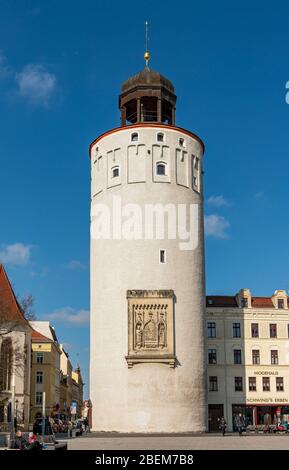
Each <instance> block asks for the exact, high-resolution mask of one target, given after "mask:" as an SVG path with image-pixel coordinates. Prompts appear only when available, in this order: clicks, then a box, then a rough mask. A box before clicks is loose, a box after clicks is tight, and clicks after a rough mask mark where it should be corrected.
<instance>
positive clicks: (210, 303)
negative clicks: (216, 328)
mask: <svg viewBox="0 0 289 470" xmlns="http://www.w3.org/2000/svg"><path fill="white" fill-rule="evenodd" d="M208 304H209V305H213V299H209V300H208ZM288 331H289V325H288Z"/></svg>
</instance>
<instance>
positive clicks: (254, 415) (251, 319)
mask: <svg viewBox="0 0 289 470" xmlns="http://www.w3.org/2000/svg"><path fill="white" fill-rule="evenodd" d="M206 320H207V344H206V349H207V385H208V420H209V425H208V428H209V430H210V431H215V430H217V429H218V419H220V418H221V417H222V416H224V417H225V419H226V421H227V424H228V429H229V430H235V424H234V423H235V416H236V415H237V414H238V413H240V412H241V413H242V414H243V416H244V417H245V421H246V425H262V424H276V423H278V422H283V423H285V422H287V420H288V419H289V309H288V296H287V294H286V292H285V291H283V290H277V291H275V293H274V294H273V295H272V296H271V297H254V296H252V294H251V292H250V290H249V289H242V290H241V291H240V292H239V293H238V294H237V295H236V296H231V297H230V296H208V297H207V313H206Z"/></svg>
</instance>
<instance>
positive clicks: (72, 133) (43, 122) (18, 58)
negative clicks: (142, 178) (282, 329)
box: [0, 0, 289, 382]
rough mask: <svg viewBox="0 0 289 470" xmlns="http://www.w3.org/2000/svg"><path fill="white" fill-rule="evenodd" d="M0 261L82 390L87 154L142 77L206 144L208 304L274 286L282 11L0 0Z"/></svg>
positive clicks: (285, 58)
mask: <svg viewBox="0 0 289 470" xmlns="http://www.w3.org/2000/svg"><path fill="white" fill-rule="evenodd" d="M0 12H1V13H0V123H1V125H0V139H1V147H0V152H1V153H0V155H1V170H0V171H1V173H0V174H1V185H0V196H1V201H2V204H1V231H0V260H2V261H3V262H4V263H5V266H6V269H7V272H8V275H9V277H10V279H11V281H12V284H13V286H14V289H15V292H16V293H17V294H19V295H20V296H22V295H24V294H25V293H27V292H31V293H32V294H33V295H34V297H35V299H36V305H35V310H36V313H37V316H38V318H39V319H41V318H43V319H47V318H50V319H51V321H52V322H53V324H54V325H55V327H56V329H57V334H58V336H59V339H60V341H61V342H63V343H65V344H66V345H67V348H68V352H69V354H70V356H71V358H72V361H73V363H74V364H76V362H78V361H79V362H80V365H81V367H82V368H83V372H84V377H85V381H86V382H87V380H88V348H89V344H88V340H89V335H88V322H87V320H88V310H89V202H90V171H89V158H88V146H89V143H90V142H91V141H92V140H93V139H94V138H95V137H97V136H98V135H99V134H100V133H102V132H103V131H105V130H108V129H110V128H113V127H116V126H117V125H118V123H119V112H118V93H119V90H120V86H121V83H122V82H123V81H124V80H125V79H127V78H128V77H129V76H130V75H133V74H134V73H136V72H138V71H139V70H141V68H142V67H143V59H142V57H143V52H144V22H145V20H146V19H148V20H149V21H150V23H151V30H150V50H151V57H152V59H151V67H152V68H154V69H155V70H158V71H160V72H161V73H162V74H164V75H165V76H167V77H168V78H170V79H171V80H172V81H173V83H174V85H175V87H176V91H177V95H178V106H177V124H178V125H180V126H182V127H186V128H188V129H190V130H192V131H193V132H195V133H196V134H198V135H199V136H200V137H201V138H202V139H203V140H204V142H205V144H206V154H205V189H206V195H205V198H206V217H207V219H206V224H207V236H206V270H207V292H208V293H210V294H234V293H235V292H236V291H238V290H239V288H241V287H250V288H251V290H252V292H253V293H254V294H255V295H271V294H272V293H273V291H274V290H275V289H277V288H279V289H288V288H289V273H288V271H289V249H288V229H289V219H288V211H287V209H288V174H289V132H288V126H289V105H288V104H287V103H286V101H285V94H286V89H285V85H286V82H287V81H289V30H288V16H289V5H288V2H286V1H282V0H279V1H278V2H274V3H272V2H270V1H262V2H261V1H257V0H255V1H254V2H252V1H247V0H243V1H235V2H231V1H224V0H220V1H218V2H215V1H213V0H211V1H209V0H200V1H192V0H190V1H189V0H188V1H183V0H179V1H178V2H173V1H171V0H167V1H158V2H153V1H142V2H137V1H134V2H133V1H123V2H116V1H110V0H106V1H105V2H104V1H96V0H94V1H92V0H84V1H83V2H78V1H75V0H69V1H66V0H61V1H59V0H58V1H56V0H50V1H44V0H42V1H40V0H38V1H33V0H31V1H28V0H26V1H25V0H0Z"/></svg>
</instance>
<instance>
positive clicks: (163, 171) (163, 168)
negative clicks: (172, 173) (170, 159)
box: [156, 163, 166, 176]
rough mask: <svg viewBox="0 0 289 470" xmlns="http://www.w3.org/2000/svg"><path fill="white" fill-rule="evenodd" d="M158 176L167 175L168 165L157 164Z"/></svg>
mask: <svg viewBox="0 0 289 470" xmlns="http://www.w3.org/2000/svg"><path fill="white" fill-rule="evenodd" d="M156 171H157V175H160V176H165V175H166V164H165V163H157V168H156Z"/></svg>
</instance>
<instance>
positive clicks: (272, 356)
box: [271, 349, 278, 366]
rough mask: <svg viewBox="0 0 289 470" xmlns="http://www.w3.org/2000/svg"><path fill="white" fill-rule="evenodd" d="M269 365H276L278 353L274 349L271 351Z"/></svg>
mask: <svg viewBox="0 0 289 470" xmlns="http://www.w3.org/2000/svg"><path fill="white" fill-rule="evenodd" d="M271 364H272V365H274V366H275V365H277V364H278V351H276V349H272V351H271Z"/></svg>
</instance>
